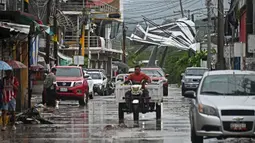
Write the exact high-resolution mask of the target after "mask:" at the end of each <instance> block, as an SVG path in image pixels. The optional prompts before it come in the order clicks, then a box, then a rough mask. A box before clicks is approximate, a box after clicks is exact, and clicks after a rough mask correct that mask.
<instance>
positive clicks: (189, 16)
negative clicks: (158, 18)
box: [174, 10, 191, 19]
mask: <svg viewBox="0 0 255 143" xmlns="http://www.w3.org/2000/svg"><path fill="white" fill-rule="evenodd" d="M182 12H183V17H185V14H184V13H188V14H187V18H188V19H190V18H191V14H190V12H191V11H190V10H182V11H180V10H178V11H174V13H181V14H182Z"/></svg>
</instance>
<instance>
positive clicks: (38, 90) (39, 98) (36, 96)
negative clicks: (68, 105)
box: [31, 81, 43, 106]
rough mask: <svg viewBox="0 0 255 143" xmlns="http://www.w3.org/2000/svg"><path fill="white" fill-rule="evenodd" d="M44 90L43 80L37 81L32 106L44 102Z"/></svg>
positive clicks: (33, 91) (34, 86)
mask: <svg viewBox="0 0 255 143" xmlns="http://www.w3.org/2000/svg"><path fill="white" fill-rule="evenodd" d="M42 91H43V81H36V85H33V88H32V98H31V104H32V106H33V105H35V104H36V103H39V102H42Z"/></svg>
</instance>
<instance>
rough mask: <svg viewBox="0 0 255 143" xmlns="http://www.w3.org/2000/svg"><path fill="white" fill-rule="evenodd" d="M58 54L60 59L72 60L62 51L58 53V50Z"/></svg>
mask: <svg viewBox="0 0 255 143" xmlns="http://www.w3.org/2000/svg"><path fill="white" fill-rule="evenodd" d="M58 56H59V57H60V58H61V59H63V60H67V61H73V58H71V57H68V56H66V55H64V54H62V53H60V52H58Z"/></svg>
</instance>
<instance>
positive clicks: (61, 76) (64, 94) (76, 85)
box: [55, 66, 88, 105]
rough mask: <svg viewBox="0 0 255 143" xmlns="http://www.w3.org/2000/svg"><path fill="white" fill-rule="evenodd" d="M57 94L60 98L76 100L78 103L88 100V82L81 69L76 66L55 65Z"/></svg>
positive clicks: (83, 103)
mask: <svg viewBox="0 0 255 143" xmlns="http://www.w3.org/2000/svg"><path fill="white" fill-rule="evenodd" d="M55 68H56V69H57V72H56V81H57V94H58V95H59V96H60V99H61V100H78V101H79V104H80V105H85V103H87V102H88V96H86V95H87V93H88V83H87V80H86V79H85V78H84V75H83V70H82V68H81V67H77V66H56V67H55Z"/></svg>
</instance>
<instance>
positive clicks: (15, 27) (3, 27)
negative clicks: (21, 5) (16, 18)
mask: <svg viewBox="0 0 255 143" xmlns="http://www.w3.org/2000/svg"><path fill="white" fill-rule="evenodd" d="M29 30H30V26H29V25H22V24H16V23H8V22H0V31H1V32H0V39H4V38H9V37H11V35H16V34H24V35H27V34H28V33H29Z"/></svg>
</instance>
